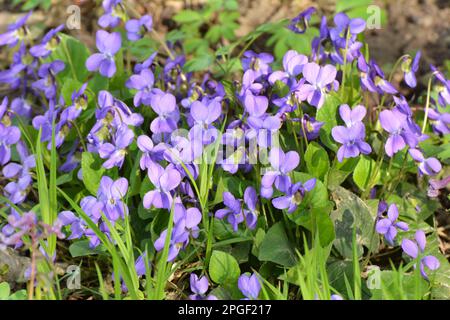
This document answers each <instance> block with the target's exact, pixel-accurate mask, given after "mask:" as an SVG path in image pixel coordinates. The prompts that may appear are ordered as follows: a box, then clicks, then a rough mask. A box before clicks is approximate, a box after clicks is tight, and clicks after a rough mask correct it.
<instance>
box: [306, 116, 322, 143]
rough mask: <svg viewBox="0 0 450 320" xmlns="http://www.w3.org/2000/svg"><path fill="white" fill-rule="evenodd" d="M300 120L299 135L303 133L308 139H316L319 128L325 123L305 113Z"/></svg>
mask: <svg viewBox="0 0 450 320" xmlns="http://www.w3.org/2000/svg"><path fill="white" fill-rule="evenodd" d="M301 122H302V129H301V130H300V135H302V136H303V134H305V135H306V139H308V141H311V140H314V139H317V138H318V137H319V134H320V129H321V128H322V127H323V125H324V124H325V122H321V121H317V120H316V119H315V118H314V117H310V116H309V115H307V114H304V115H303V118H302V119H301ZM303 131H304V132H303Z"/></svg>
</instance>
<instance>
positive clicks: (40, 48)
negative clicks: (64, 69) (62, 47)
mask: <svg viewBox="0 0 450 320" xmlns="http://www.w3.org/2000/svg"><path fill="white" fill-rule="evenodd" d="M63 29H64V24H61V25H59V26H58V27H56V28H54V29H51V30H50V31H49V32H47V33H46V34H45V36H44V37H43V38H42V40H41V43H39V44H37V45H34V46H33V47H31V48H30V54H31V55H32V56H33V57H35V58H46V57H48V56H49V55H50V54H51V53H52V52H53V51H54V50H55V49H56V48H57V46H58V44H59V41H60V39H59V37H58V36H57V34H58V32H60V31H61V30H63Z"/></svg>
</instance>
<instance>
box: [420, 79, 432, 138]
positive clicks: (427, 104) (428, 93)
mask: <svg viewBox="0 0 450 320" xmlns="http://www.w3.org/2000/svg"><path fill="white" fill-rule="evenodd" d="M433 75H434V74H433ZM432 80H433V76H431V77H430V79H429V80H428V89H427V102H426V104H425V117H424V119H423V125H422V133H424V132H425V128H426V127H427V120H428V110H429V108H430V96H431V81H432Z"/></svg>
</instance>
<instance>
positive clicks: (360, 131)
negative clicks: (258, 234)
mask: <svg viewBox="0 0 450 320" xmlns="http://www.w3.org/2000/svg"><path fill="white" fill-rule="evenodd" d="M331 135H332V136H333V139H334V140H336V141H337V142H339V143H341V144H342V146H341V147H340V148H339V150H338V152H337V159H338V161H339V162H342V161H343V160H344V158H355V157H357V156H358V155H359V154H360V153H362V154H369V153H371V152H372V148H371V147H370V145H369V144H368V143H367V142H365V141H364V137H365V136H366V130H365V127H364V124H363V123H362V122H356V123H355V124H354V125H353V126H352V127H350V128H348V127H344V126H336V127H334V128H333V129H332V130H331Z"/></svg>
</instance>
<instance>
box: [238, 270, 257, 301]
mask: <svg viewBox="0 0 450 320" xmlns="http://www.w3.org/2000/svg"><path fill="white" fill-rule="evenodd" d="M238 288H239V290H241V292H242V294H243V295H244V296H245V298H244V299H243V300H257V299H258V296H259V292H260V291H261V283H260V282H259V279H258V276H257V275H256V274H255V273H253V274H252V275H248V274H243V275H241V276H240V277H239V279H238Z"/></svg>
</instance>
